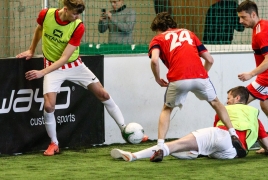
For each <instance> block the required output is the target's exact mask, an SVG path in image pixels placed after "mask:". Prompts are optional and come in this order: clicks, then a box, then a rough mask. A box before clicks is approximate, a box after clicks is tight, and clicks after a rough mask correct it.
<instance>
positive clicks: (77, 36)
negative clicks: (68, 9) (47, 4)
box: [36, 9, 85, 46]
mask: <svg viewBox="0 0 268 180" xmlns="http://www.w3.org/2000/svg"><path fill="white" fill-rule="evenodd" d="M47 11H48V9H43V10H41V11H40V13H39V16H38V18H37V20H36V21H37V23H38V24H39V25H41V26H43V22H44V19H45V17H46V13H47ZM55 18H56V21H57V23H58V24H60V25H63V26H64V25H66V24H68V23H70V22H69V21H61V19H60V17H59V10H56V11H55ZM84 32H85V26H84V24H83V23H80V24H79V25H78V26H77V28H76V30H75V31H74V32H73V35H72V37H71V39H70V41H69V44H71V45H73V46H79V45H80V42H81V39H82V37H83V34H84Z"/></svg>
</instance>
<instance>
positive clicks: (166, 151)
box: [132, 144, 169, 159]
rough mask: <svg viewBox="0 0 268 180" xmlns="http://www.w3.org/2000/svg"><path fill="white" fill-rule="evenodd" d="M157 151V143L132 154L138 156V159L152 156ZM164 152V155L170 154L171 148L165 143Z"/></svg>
mask: <svg viewBox="0 0 268 180" xmlns="http://www.w3.org/2000/svg"><path fill="white" fill-rule="evenodd" d="M155 151H157V145H156V146H152V147H150V148H147V149H144V150H141V151H138V152H135V153H132V154H133V155H134V156H136V158H137V159H144V158H150V157H151V156H152V155H153V154H154V152H155ZM163 152H164V156H168V155H169V149H168V147H167V145H166V144H163Z"/></svg>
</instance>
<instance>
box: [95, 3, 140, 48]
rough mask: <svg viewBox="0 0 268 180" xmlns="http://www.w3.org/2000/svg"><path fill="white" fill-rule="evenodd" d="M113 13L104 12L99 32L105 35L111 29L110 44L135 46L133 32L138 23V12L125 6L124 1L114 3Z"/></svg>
mask: <svg viewBox="0 0 268 180" xmlns="http://www.w3.org/2000/svg"><path fill="white" fill-rule="evenodd" d="M110 3H111V5H112V8H113V9H112V10H111V11H105V12H104V11H103V12H102V14H101V17H100V20H99V25H98V30H99V32H100V33H104V32H105V31H106V30H107V29H109V39H108V43H112V44H133V37H132V31H133V28H134V25H135V22H136V12H135V11H134V10H133V9H131V8H127V6H126V5H124V0H117V1H113V0H110Z"/></svg>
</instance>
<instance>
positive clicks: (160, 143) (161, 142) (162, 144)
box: [157, 139, 165, 150]
mask: <svg viewBox="0 0 268 180" xmlns="http://www.w3.org/2000/svg"><path fill="white" fill-rule="evenodd" d="M164 143H165V140H164V139H158V140H157V150H158V149H163V146H164Z"/></svg>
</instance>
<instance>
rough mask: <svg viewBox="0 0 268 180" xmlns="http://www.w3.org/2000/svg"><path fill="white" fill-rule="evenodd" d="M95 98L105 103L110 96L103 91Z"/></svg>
mask: <svg viewBox="0 0 268 180" xmlns="http://www.w3.org/2000/svg"><path fill="white" fill-rule="evenodd" d="M96 96H97V98H98V99H99V100H100V101H107V100H109V99H110V95H109V94H108V93H107V92H106V91H103V92H101V93H99V94H97V95H96Z"/></svg>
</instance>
